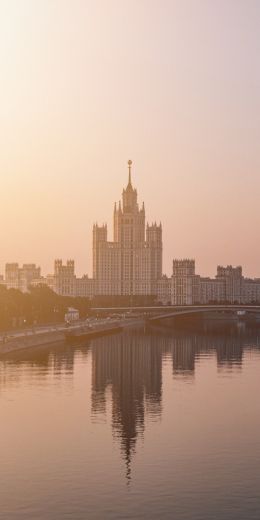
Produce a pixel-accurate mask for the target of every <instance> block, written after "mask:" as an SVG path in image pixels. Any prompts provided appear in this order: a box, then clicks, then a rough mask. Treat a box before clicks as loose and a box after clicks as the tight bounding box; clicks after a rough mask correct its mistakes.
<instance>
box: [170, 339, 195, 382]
mask: <svg viewBox="0 0 260 520" xmlns="http://www.w3.org/2000/svg"><path fill="white" fill-rule="evenodd" d="M170 350H171V354H172V363H173V376H176V375H182V376H186V377H193V376H194V372H195V357H196V352H197V341H196V335H194V336H193V335H191V336H187V335H185V336H182V337H180V336H179V337H178V336H177V337H174V338H173V339H172V340H171V342H170Z"/></svg>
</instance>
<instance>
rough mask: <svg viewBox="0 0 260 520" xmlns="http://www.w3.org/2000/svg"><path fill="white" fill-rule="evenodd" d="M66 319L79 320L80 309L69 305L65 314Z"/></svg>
mask: <svg viewBox="0 0 260 520" xmlns="http://www.w3.org/2000/svg"><path fill="white" fill-rule="evenodd" d="M64 320H65V321H68V322H70V321H77V320H79V311H78V309H74V308H73V307H69V308H68V309H67V312H66V314H65V316H64Z"/></svg>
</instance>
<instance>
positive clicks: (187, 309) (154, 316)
mask: <svg viewBox="0 0 260 520" xmlns="http://www.w3.org/2000/svg"><path fill="white" fill-rule="evenodd" d="M92 310H93V311H95V312H96V313H98V314H102V313H106V314H111V313H125V314H128V313H129V314H130V313H131V314H139V315H140V314H142V315H146V317H147V318H148V319H149V321H157V320H163V319H166V318H174V317H176V316H184V315H193V314H201V313H207V312H210V313H222V314H223V313H225V314H227V313H229V314H235V315H239V314H240V312H242V314H244V313H245V314H247V313H250V314H259V315H260V305H244V304H222V305H213V304H212V305H175V306H173V305H171V306H158V307H155V306H154V307H110V308H108V307H102V308H94V309H92Z"/></svg>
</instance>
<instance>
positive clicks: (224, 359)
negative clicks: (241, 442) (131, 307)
mask: <svg viewBox="0 0 260 520" xmlns="http://www.w3.org/2000/svg"><path fill="white" fill-rule="evenodd" d="M259 343H260V341H259V332H258V329H257V328H256V327H255V328H254V327H251V326H242V327H238V326H235V325H230V324H227V326H224V325H223V326H221V327H218V328H216V327H210V326H208V325H207V326H206V327H205V326H204V325H203V326H199V325H198V326H196V325H193V328H192V329H191V328H190V329H189V330H187V328H186V329H184V328H183V329H181V328H180V327H179V328H178V329H177V328H175V329H174V330H173V329H172V328H171V327H169V328H167V326H164V327H158V326H157V327H156V328H148V329H146V330H144V329H141V328H140V329H129V330H128V331H124V332H123V333H120V334H117V335H113V336H106V337H103V338H99V339H96V340H95V341H93V342H91V343H90V344H89V345H86V344H85V345H84V344H83V345H81V346H77V347H70V346H68V345H65V344H64V345H60V346H59V347H55V346H53V347H45V348H42V349H34V350H33V349H31V350H28V351H24V352H18V353H13V354H10V355H8V356H5V357H3V358H2V359H1V358H0V392H1V390H2V389H3V388H5V389H6V388H9V387H10V388H12V387H13V386H17V385H19V384H21V383H22V381H23V378H26V379H28V378H31V377H33V378H34V381H37V382H39V381H40V383H41V384H46V385H47V384H48V381H49V377H54V378H55V380H56V381H58V382H59V381H60V382H62V381H64V380H65V378H66V384H67V383H68V381H72V380H73V373H74V370H75V365H76V364H77V362H79V363H82V361H83V362H85V360H86V358H88V356H89V354H90V353H91V359H92V383H91V384H92V390H91V392H92V393H91V409H92V419H93V420H96V419H97V418H98V416H102V417H103V416H105V414H106V411H107V408H108V407H107V405H109V406H110V405H111V425H112V433H113V436H114V438H115V440H116V442H118V443H119V445H120V449H121V452H122V458H123V460H124V462H125V465H126V476H127V481H130V479H131V461H132V459H133V455H134V453H135V450H136V444H137V441H138V439H142V437H143V435H144V431H145V425H146V424H147V422H148V421H157V420H159V419H160V417H161V414H162V389H163V365H164V361H165V359H166V358H167V366H169V359H170V365H171V366H172V377H173V378H174V379H178V380H180V379H183V380H185V379H189V380H191V381H192V380H194V378H195V374H196V364H197V363H198V362H199V361H200V359H201V358H203V357H211V358H213V359H214V358H215V359H216V363H217V368H218V370H219V371H220V372H222V371H223V370H224V371H225V370H228V371H233V370H241V368H242V364H243V358H244V355H245V352H246V351H247V350H248V351H249V350H252V349H258V350H259ZM89 359H90V358H89ZM109 413H110V409H109Z"/></svg>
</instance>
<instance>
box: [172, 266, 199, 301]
mask: <svg viewBox="0 0 260 520" xmlns="http://www.w3.org/2000/svg"><path fill="white" fill-rule="evenodd" d="M194 278H195V260H188V259H185V260H173V272H172V284H171V303H172V305H192V304H193V284H194Z"/></svg>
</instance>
